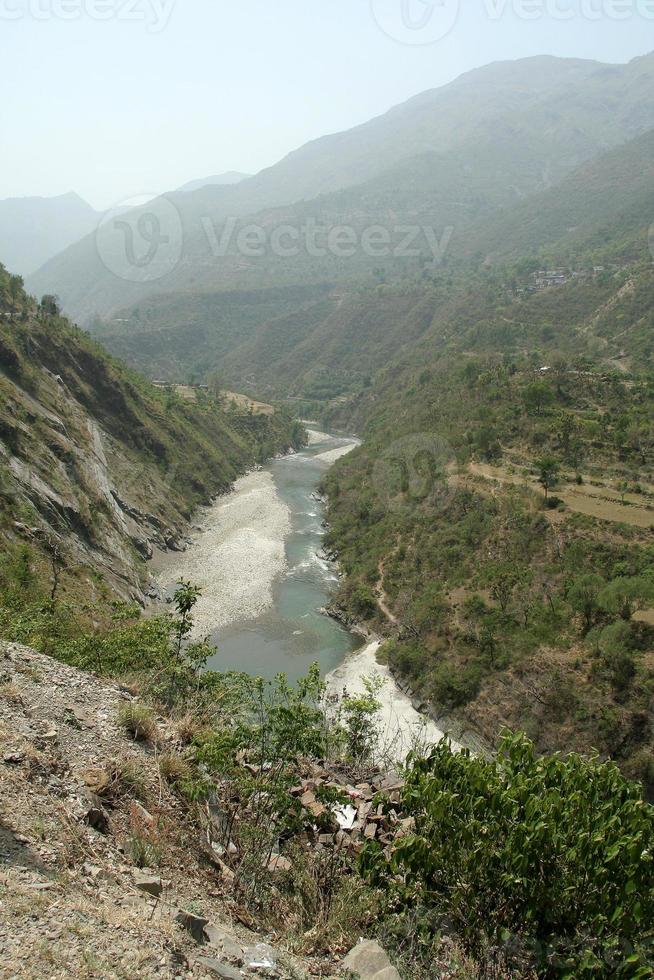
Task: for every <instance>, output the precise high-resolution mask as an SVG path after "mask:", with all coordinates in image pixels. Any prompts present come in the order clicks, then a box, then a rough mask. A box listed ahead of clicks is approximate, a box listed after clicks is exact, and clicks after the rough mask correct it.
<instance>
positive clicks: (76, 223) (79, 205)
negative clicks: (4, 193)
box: [0, 192, 100, 276]
mask: <svg viewBox="0 0 654 980" xmlns="http://www.w3.org/2000/svg"><path fill="white" fill-rule="evenodd" d="M99 220H100V214H99V213H98V212H97V211H95V210H94V209H93V208H92V207H91V205H90V204H87V202H86V201H84V200H83V199H82V198H81V197H80V196H79V194H75V193H72V192H71V193H69V194H61V195H60V196H59V197H10V198H6V199H5V200H3V201H0V262H2V263H3V264H4V265H5V266H6V267H7V268H10V269H14V270H15V271H16V272H17V273H18V274H19V275H21V276H27V275H30V274H31V273H33V272H35V271H36V270H37V269H38V268H39V267H40V266H42V265H43V264H44V262H47V261H48V260H49V259H51V258H52V257H53V256H54V255H57V253H58V252H61V251H62V250H63V249H65V248H68V246H69V245H72V244H73V242H76V241H79V239H80V238H82V237H84V236H85V235H88V233H89V232H90V231H91V230H92V229H93V228H95V226H96V225H97V223H98V221H99Z"/></svg>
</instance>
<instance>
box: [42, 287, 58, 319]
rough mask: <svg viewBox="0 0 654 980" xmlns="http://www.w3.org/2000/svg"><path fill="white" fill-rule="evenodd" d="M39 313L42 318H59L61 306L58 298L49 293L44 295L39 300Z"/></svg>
mask: <svg viewBox="0 0 654 980" xmlns="http://www.w3.org/2000/svg"><path fill="white" fill-rule="evenodd" d="M41 312H42V313H43V315H44V316H60V315H61V305H60V303H59V297H58V296H53V295H52V294H51V293H46V294H45V296H43V298H42V299H41Z"/></svg>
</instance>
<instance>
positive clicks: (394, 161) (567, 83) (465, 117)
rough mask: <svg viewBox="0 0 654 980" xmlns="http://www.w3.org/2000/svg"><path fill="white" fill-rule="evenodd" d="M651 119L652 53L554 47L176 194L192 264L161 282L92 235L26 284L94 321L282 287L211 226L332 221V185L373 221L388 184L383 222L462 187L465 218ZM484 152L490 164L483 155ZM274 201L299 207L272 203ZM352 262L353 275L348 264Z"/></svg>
mask: <svg viewBox="0 0 654 980" xmlns="http://www.w3.org/2000/svg"><path fill="white" fill-rule="evenodd" d="M652 128H654V55H649V56H647V57H644V58H640V59H637V60H635V61H632V62H630V63H629V64H627V65H602V64H599V63H597V62H592V61H581V60H577V59H557V58H553V57H539V58H529V59H524V60H521V61H517V62H502V63H498V64H494V65H489V66H487V67H486V68H482V69H478V70H476V71H473V72H470V73H468V74H466V75H463V76H462V77H461V78H459V79H457V80H456V81H454V82H452V83H450V84H449V85H446V86H444V87H443V88H440V89H435V90H432V91H428V92H424V93H422V94H421V95H418V96H416V97H414V98H413V99H410V100H409V101H408V102H406V103H404V104H403V105H400V106H397V107H395V108H393V109H391V110H390V111H389V112H387V113H386V114H385V115H383V116H380V117H378V118H376V119H373V120H371V121H370V122H368V123H365V124H364V125H363V126H358V127H356V128H355V129H352V130H349V131H347V132H344V133H339V134H335V135H332V136H325V137H323V138H322V139H319V140H315V141H313V142H312V143H309V144H307V145H306V146H304V147H301V148H300V149H298V150H296V151H295V152H294V153H291V154H289V155H288V156H287V157H286V158H284V159H283V160H281V161H280V162H279V163H278V164H276V165H275V166H274V167H271V168H268V169H267V170H264V171H262V172H261V173H260V174H257V175H256V176H255V177H251V178H249V179H247V180H244V181H242V182H241V183H239V184H236V185H233V186H217V185H213V186H206V187H203V188H201V189H200V190H198V191H196V192H195V193H192V194H188V193H183V194H179V193H177V194H171V195H166V198H167V200H168V202H169V203H172V204H173V205H174V207H175V208H176V209H177V210H178V212H179V216H180V221H181V225H182V234H183V251H182V255H181V261H180V262H179V263H178V264H177V266H176V267H175V269H174V270H173V271H172V272H169V270H165V269H164V270H162V275H161V276H160V277H158V273H159V270H158V269H157V267H156V260H155V262H153V265H152V268H151V269H150V270H149V271H151V272H153V273H154V275H152V276H149V277H148V278H149V279H150V280H152V281H147V282H138V283H136V282H129V281H125V280H121V279H118V278H116V277H115V276H114V275H113V274H112V273H111V272H110V271H109V270H108V269H107V268H105V267H104V266H103V264H102V262H101V260H100V258H99V256H98V254H97V248H96V243H95V241H94V238H93V237H91V236H89V237H87V238H86V239H84V240H82V241H81V242H78V243H76V244H75V245H73V246H72V247H71V248H69V249H68V250H67V251H65V252H64V253H62V254H60V255H58V256H57V257H56V258H55V259H53V260H52V261H51V262H49V263H47V264H46V265H45V266H44V267H43V268H42V269H40V270H39V271H38V273H37V274H35V275H34V276H32V277H30V280H29V283H28V285H29V287H30V289H32V290H34V291H35V292H37V293H38V292H52V291H54V292H57V293H59V294H60V295H61V297H62V300H63V303H64V306H65V308H66V310H67V311H68V312H69V313H71V314H72V315H74V316H75V317H77V318H78V319H81V320H84V321H87V320H88V319H89V318H90V317H91V316H92V315H93V314H94V313H100V314H102V315H105V314H107V313H110V312H111V311H115V310H117V309H124V308H125V307H128V306H130V305H132V304H136V303H139V302H140V301H141V300H142V299H144V298H145V297H148V296H152V295H155V294H159V295H160V294H162V293H168V292H177V291H184V292H186V291H190V292H193V293H197V292H199V291H203V290H208V289H216V288H234V286H236V287H237V288H241V287H242V286H243V285H244V282H243V277H244V276H249V278H248V279H247V286H248V288H256V287H257V286H259V285H261V286H278V285H279V284H280V280H279V270H278V269H277V268H272V269H269V266H270V263H268V262H266V261H265V260H263V261H259V262H254V261H252V260H247V259H246V260H243V258H242V257H240V258H239V261H238V263H237V266H238V268H237V271H238V274H239V276H241V278H240V280H238V281H237V282H236V283H235V282H234V280H233V276H232V272H233V270H232V269H230V268H228V267H227V266H226V265H225V263H224V262H223V261H216V258H215V256H214V255H213V254H212V251H211V248H210V247H209V242H208V241H207V227H213V228H214V229H215V232H216V234H217V235H220V233H221V225H222V223H224V222H225V220H226V219H239V218H242V217H244V216H246V215H255V214H257V215H259V214H260V217H258V219H257V223H260V224H261V223H266V222H267V223H268V225H270V224H271V223H274V222H275V221H277V222H280V223H285V222H286V221H287V220H288V221H290V222H291V223H292V222H293V221H294V220H295V219H296V216H297V215H298V214H299V215H300V216H302V214H303V213H304V212H306V211H307V209H308V210H309V211H310V212H311V215H312V216H316V215H318V216H320V215H321V213H322V212H323V211H326V213H327V218H328V219H329V217H330V216H331V215H330V212H334V211H336V213H337V217H338V219H339V220H340V218H341V214H342V208H341V202H339V201H338V200H336V199H334V198H333V195H334V194H336V195H339V194H340V195H346V196H347V200H345V203H346V204H347V207H348V210H349V212H353V213H354V214H355V215H357V217H358V218H359V219H360V220H361V221H362V222H363V223H364V224H365V222H366V221H367V220H368V216H369V215H371V201H370V200H369V198H370V197H371V196H372V204H373V205H374V204H375V201H376V199H377V198H378V197H379V193H380V187H381V193H382V197H383V200H382V220H385V215H387V214H388V213H391V214H392V213H393V211H394V210H395V208H394V204H395V200H396V198H397V201H398V204H399V207H398V210H399V211H400V218H401V219H404V216H405V215H407V214H409V215H410V214H411V213H415V214H416V216H417V217H420V216H421V215H422V214H423V212H424V211H425V210H433V208H434V207H437V208H439V209H442V210H444V209H445V208H447V209H449V211H452V209H453V208H454V207H455V206H456V202H458V201H459V200H460V196H459V192H460V188H461V187H462V186H463V190H464V191H465V194H466V196H467V198H466V201H465V207H466V209H467V213H466V216H465V217H466V221H467V220H468V218H470V217H471V218H474V217H475V214H479V215H482V214H483V213H484V212H488V211H490V210H492V209H493V208H495V207H506V206H508V205H510V204H513V203H517V202H518V201H519V200H520V199H521V198H526V197H528V196H529V195H531V194H534V193H538V192H539V191H542V190H545V189H546V188H547V187H548V186H552V185H555V184H557V183H558V182H560V181H561V180H562V179H563V178H564V177H566V176H567V175H568V174H569V173H571V172H572V171H573V170H574V169H575V168H576V167H578V166H580V165H581V164H583V163H584V162H586V161H589V160H591V159H593V158H594V157H596V156H598V155H600V154H601V153H603V152H605V151H606V150H608V149H611V148H612V147H614V146H618V145H620V144H622V143H625V142H627V141H628V140H629V139H632V138H634V137H636V136H638V135H640V134H641V133H643V132H645V131H646V130H648V129H652ZM484 157H486V161H487V162H486V163H485V166H484V167H479V166H476V164H478V163H479V160H480V159H482V160H483V158H484ZM425 174H426V175H427V179H426V180H425ZM430 175H431V176H430ZM293 202H295V203H293ZM299 202H304V203H299ZM272 208H278V209H279V208H283V209H284V211H287V210H289V209H290V211H289V214H288V215H287V214H286V213H279V214H278V215H268V214H267V213H266V212H265V211H263V210H262V209H272ZM139 214H140V212H139V211H138V209H137V210H135V212H134V213H133V214H132V216H131V219H130V220H131V221H133V222H137V221H138V217H139ZM371 217H372V218H373V220H375V219H376V218H377V215H376V214H374V213H373V214H372V215H371ZM273 265H274V263H273ZM163 272H166V274H163ZM346 272H347V273H351V272H352V264H351V263H350V264H349V265H348V266H347V267H346ZM311 274H312V276H313V278H314V279H319V278H320V277H321V276H322V278H324V279H325V280H330V279H333V277H334V275H335V274H336V276H337V277H339V276H341V274H342V273H341V271H340V270H339V269H338V268H337V269H332V268H330V267H329V263H327V264H326V265H325V267H324V268H323V269H322V270H321V269H317V270H312V273H311ZM283 277H284V279H285V281H290V282H293V283H294V284H297V283H304V282H305V281H306V269H304V268H303V267H302V266H301V265H300V266H297V265H296V266H293V264H292V263H290V262H288V261H287V262H286V263H285V264H284V267H283Z"/></svg>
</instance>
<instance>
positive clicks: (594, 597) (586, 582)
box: [568, 574, 605, 633]
mask: <svg viewBox="0 0 654 980" xmlns="http://www.w3.org/2000/svg"><path fill="white" fill-rule="evenodd" d="M604 585H605V582H604V579H603V578H602V577H601V575H594V574H589V575H582V576H581V578H579V579H577V580H576V582H574V583H573V585H572V588H571V589H570V592H569V593H568V601H569V603H570V605H571V606H572V608H573V609H574V611H575V612H577V613H580V615H582V616H583V618H584V633H588V631H589V630H590V629H591V628H592V626H593V622H594V620H595V616H596V615H597V613H598V612H599V609H600V602H599V597H600V592H601V591H602V588H603V587H604Z"/></svg>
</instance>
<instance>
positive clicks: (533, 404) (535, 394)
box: [522, 381, 554, 415]
mask: <svg viewBox="0 0 654 980" xmlns="http://www.w3.org/2000/svg"><path fill="white" fill-rule="evenodd" d="M522 398H523V401H524V403H525V407H526V409H527V411H528V412H535V413H536V415H542V413H543V409H544V408H547V406H548V405H551V404H552V402H553V401H554V394H553V392H552V389H551V388H550V386H549V385H546V384H544V383H543V382H542V381H534V382H533V383H532V384H530V385H527V387H526V388H525V390H524V391H523V393H522Z"/></svg>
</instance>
